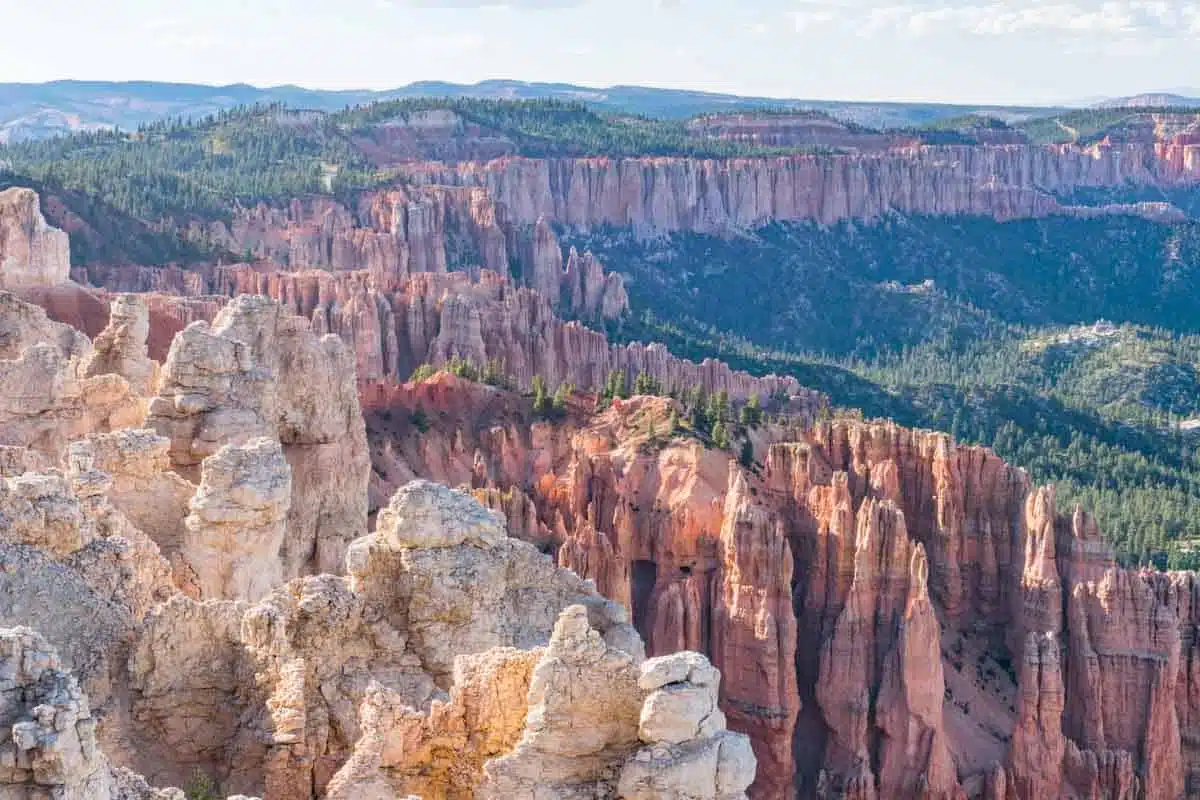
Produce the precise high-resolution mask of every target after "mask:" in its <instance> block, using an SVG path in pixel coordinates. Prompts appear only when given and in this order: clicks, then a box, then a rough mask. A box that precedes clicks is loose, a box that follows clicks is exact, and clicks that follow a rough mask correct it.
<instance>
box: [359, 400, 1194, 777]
mask: <svg viewBox="0 0 1200 800" xmlns="http://www.w3.org/2000/svg"><path fill="white" fill-rule="evenodd" d="M669 403H670V401H668V400H666V399H662V398H634V399H633V400H631V401H626V402H620V401H618V403H616V404H615V405H614V407H613V408H611V409H610V410H608V411H606V412H604V413H603V414H601V415H599V416H598V417H591V416H589V414H588V413H587V411H586V409H585V408H584V405H586V402H584V405H580V404H578V403H577V404H576V405H575V406H574V408H575V411H574V412H573V415H572V418H571V419H569V420H568V421H566V422H563V423H560V424H550V423H543V422H537V423H532V424H531V423H530V420H529V418H528V412H527V409H524V410H523V408H522V406H521V403H520V402H519V401H517V400H515V399H513V398H512V396H509V395H505V394H504V393H502V392H498V391H496V390H492V389H489V388H487V387H481V386H476V385H469V384H468V385H463V382H461V381H458V380H457V379H453V378H450V377H449V376H439V377H438V378H435V379H433V380H431V381H427V382H425V383H424V384H417V385H410V386H407V387H403V389H400V390H392V391H390V392H386V393H385V392H383V391H382V390H375V391H374V392H370V391H369V392H367V393H366V395H365V396H364V408H365V409H366V411H365V413H366V415H367V419H368V428H369V430H370V434H369V437H370V438H371V440H372V460H373V462H374V464H375V477H374V482H375V486H376V492H377V494H378V495H379V496H386V495H387V493H388V491H389V490H390V488H391V486H392V485H393V484H398V483H402V482H404V481H405V480H408V479H409V478H410V477H412V476H414V475H422V476H427V477H430V478H433V479H435V480H440V481H444V482H447V483H450V484H452V485H457V484H467V485H471V486H473V487H475V489H476V494H477V496H478V497H480V499H481V500H483V501H484V502H486V503H488V504H489V505H491V506H492V507H493V508H496V509H497V510H499V511H501V512H502V513H504V514H505V516H506V517H507V518H508V519H509V524H510V530H511V531H512V532H513V534H514V535H518V536H521V537H522V538H525V539H527V540H529V541H531V542H534V543H535V544H537V545H539V546H540V547H541V548H542V549H543V550H545V551H548V552H557V555H558V559H559V563H560V564H562V565H564V566H569V567H571V568H572V569H574V570H575V571H577V572H579V573H580V574H581V575H583V576H585V577H588V578H592V579H593V580H594V581H595V582H596V584H597V586H598V588H599V589H600V590H601V592H602V593H604V594H605V595H606V596H609V597H612V598H614V599H616V600H619V601H621V602H622V603H625V604H626V605H627V606H628V607H630V609H631V611H632V614H633V619H634V622H635V624H636V625H637V627H638V629H639V631H640V632H641V633H642V635H643V637H644V638H645V639H646V641H647V648H648V652H650V653H651V654H661V653H669V652H673V651H675V650H679V649H684V648H688V649H695V650H699V651H700V652H704V653H706V654H708V655H709V656H710V657H711V658H712V661H713V664H714V665H716V666H717V667H718V668H720V669H721V671H722V674H723V676H724V681H723V684H722V689H721V707H722V709H723V710H724V712H725V713H726V715H727V716H728V718H729V725H730V727H731V729H733V730H738V731H742V732H745V733H747V734H749V735H750V737H751V740H752V742H753V746H754V751H755V755H756V757H757V760H758V763H759V769H758V777H757V780H756V782H755V784H754V787H753V788H752V790H751V796H752V797H756V798H784V797H791V796H792V791H793V785H795V786H796V787H798V788H799V790H800V794H799V796H801V797H814V796H816V797H861V798H867V797H879V798H882V797H896V798H906V797H929V798H965V797H989V798H997V800H998V799H999V798H1005V800H1018V798H1034V797H1074V798H1084V797H1182V796H1183V795H1184V793H1185V792H1186V791H1188V787H1189V786H1194V785H1196V784H1195V781H1197V780H1198V779H1200V771H1198V770H1200V750H1197V748H1196V746H1195V745H1193V744H1190V742H1193V741H1196V740H1195V739H1194V738H1193V737H1194V734H1192V733H1190V732H1189V731H1190V726H1192V725H1194V724H1195V723H1194V720H1196V719H1197V704H1198V701H1197V700H1196V697H1198V696H1200V694H1198V691H1197V687H1198V686H1200V682H1198V679H1197V678H1196V677H1194V675H1193V673H1194V670H1193V668H1192V667H1191V666H1190V665H1191V664H1192V663H1193V662H1194V661H1195V660H1196V657H1197V654H1196V653H1195V652H1194V648H1195V647H1196V646H1197V645H1196V644H1195V642H1194V639H1195V637H1194V634H1193V629H1194V626H1195V614H1196V612H1195V611H1194V610H1193V609H1194V607H1195V605H1196V604H1195V603H1194V602H1193V598H1194V597H1197V594H1196V591H1197V590H1196V579H1195V577H1194V576H1193V575H1191V574H1167V575H1161V574H1151V573H1147V572H1137V571H1133V570H1126V569H1122V568H1119V567H1117V566H1115V564H1114V562H1113V560H1112V558H1111V555H1110V554H1109V552H1108V550H1107V548H1106V546H1105V545H1104V544H1103V542H1102V540H1101V539H1100V538H1099V533H1098V531H1097V530H1096V527H1095V525H1094V523H1092V521H1091V520H1090V518H1089V517H1087V515H1086V514H1084V513H1082V512H1079V511H1077V512H1075V513H1074V514H1073V515H1070V516H1065V515H1062V514H1060V513H1058V511H1057V509H1056V507H1055V502H1054V495H1053V491H1052V490H1049V489H1043V490H1038V491H1033V490H1032V489H1031V487H1030V485H1029V483H1028V480H1027V478H1026V477H1025V475H1024V473H1023V472H1021V471H1020V470H1016V469H1014V468H1012V467H1010V466H1008V465H1006V464H1005V463H1004V462H1002V461H1001V460H1000V459H999V458H997V457H996V456H994V455H993V454H991V453H990V452H989V451H987V450H984V449H981V448H974V447H960V446H956V445H955V444H954V443H953V442H952V441H951V440H950V439H949V437H947V436H945V435H942V434H936V433H931V432H920V431H910V430H906V429H903V428H900V427H897V426H894V425H889V424H868V423H862V422H855V421H837V422H833V423H823V424H817V425H814V426H812V427H810V428H808V429H805V430H796V429H784V428H778V427H768V428H763V429H759V430H757V431H752V432H751V439H752V442H753V444H754V449H755V452H756V454H757V456H758V458H759V460H760V463H759V464H757V465H756V466H755V467H754V469H752V470H744V469H742V468H740V467H738V466H737V465H736V464H735V463H734V462H733V461H732V459H731V458H730V456H729V455H728V454H726V453H721V452H715V451H712V450H707V449H705V448H704V446H702V445H701V444H700V443H699V442H697V441H695V440H694V439H690V438H682V437H676V438H673V439H671V440H670V441H663V437H662V436H658V437H652V436H651V434H650V433H649V432H648V431H650V430H651V429H656V430H658V431H660V432H661V431H664V430H665V425H666V424H667V423H666V419H667V417H668V416H669V413H670V412H669ZM417 409H420V410H421V412H422V414H423V415H424V418H425V419H427V420H429V421H431V424H432V426H433V427H432V428H431V429H430V430H428V431H427V432H425V433H418V432H416V430H415V429H414V428H413V427H412V423H411V422H410V420H409V415H410V413H411V412H412V411H415V410H417Z"/></svg>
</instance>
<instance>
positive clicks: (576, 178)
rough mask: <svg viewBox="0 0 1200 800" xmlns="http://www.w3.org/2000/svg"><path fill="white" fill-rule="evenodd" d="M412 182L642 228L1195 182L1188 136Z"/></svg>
mask: <svg viewBox="0 0 1200 800" xmlns="http://www.w3.org/2000/svg"><path fill="white" fill-rule="evenodd" d="M405 172H406V175H407V177H408V178H409V179H411V180H412V181H414V182H416V183H428V184H430V185H449V186H464V187H482V188H484V189H486V190H487V193H488V196H489V197H491V198H492V199H493V201H494V202H496V203H497V204H499V205H500V206H502V207H503V208H504V209H505V210H506V212H507V214H508V216H509V218H510V219H511V220H512V221H513V223H515V224H518V225H533V224H535V223H536V222H537V221H538V220H539V219H541V218H545V219H548V220H552V221H555V222H557V223H560V224H563V225H568V226H571V227H575V228H584V229H586V228H596V227H602V226H615V227H633V228H634V229H636V230H637V231H639V232H640V233H643V234H655V233H669V232H673V231H707V232H712V231H716V232H721V231H727V230H731V229H743V228H754V227H758V226H761V225H764V224H766V223H768V222H770V221H772V220H813V221H815V222H819V223H822V224H831V223H834V222H837V221H839V220H844V219H864V220H869V219H874V218H877V217H879V216H880V215H882V214H884V213H887V212H889V211H896V212H900V213H911V214H938V215H942V214H946V215H953V214H979V215H984V216H990V217H994V218H996V219H1000V220H1006V219H1014V218H1020V217H1039V216H1046V215H1048V214H1056V213H1071V212H1070V209H1068V208H1066V207H1065V206H1064V205H1062V204H1060V203H1059V201H1058V200H1056V199H1055V194H1058V193H1069V192H1070V191H1072V190H1074V189H1077V188H1080V187H1094V186H1114V187H1116V186H1122V185H1124V184H1127V183H1131V184H1135V185H1150V186H1173V185H1180V184H1190V183H1195V182H1196V181H1197V180H1200V145H1197V144H1196V143H1195V137H1194V134H1191V135H1189V134H1180V135H1177V136H1174V137H1171V138H1168V139H1165V140H1162V141H1152V142H1120V143H1112V142H1108V141H1105V142H1102V143H1099V144H1096V145H1093V146H1090V147H1077V146H1074V145H1061V146H1051V147H1039V146H1032V145H1000V146H988V147H980V146H965V145H964V146H913V147H896V148H891V149H887V150H882V151H879V152H870V153H855V154H850V155H799V156H788V157H779V158H739V159H728V160H704V159H686V158H650V157H646V158H624V159H610V158H585V159H528V158H513V157H508V158H502V159H496V160H493V161H488V162H474V163H472V162H464V163H459V164H456V165H442V164H437V163H428V164H413V165H410V166H407V167H406V168H405Z"/></svg>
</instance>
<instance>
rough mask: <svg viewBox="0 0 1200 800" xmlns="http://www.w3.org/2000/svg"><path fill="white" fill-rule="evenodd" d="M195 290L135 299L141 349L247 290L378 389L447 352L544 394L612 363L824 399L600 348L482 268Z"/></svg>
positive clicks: (214, 284) (764, 392) (578, 266)
mask: <svg viewBox="0 0 1200 800" xmlns="http://www.w3.org/2000/svg"><path fill="white" fill-rule="evenodd" d="M598 270H599V267H598V265H596V262H595V261H594V259H592V258H591V257H590V256H587V255H586V254H585V255H582V256H581V255H579V254H578V253H577V252H574V251H572V253H571V254H570V255H569V257H568V260H567V266H566V271H565V274H566V275H568V276H571V275H583V274H586V273H588V272H589V271H593V272H595V273H596V274H602V271H599V272H597V271H598ZM610 277H611V276H610ZM594 285H595V284H593V283H590V282H589V281H587V280H583V279H581V280H580V282H579V283H578V284H576V283H574V282H571V283H570V286H571V287H575V286H578V287H579V288H578V296H579V297H581V298H583V300H582V301H581V302H582V303H583V304H584V307H591V306H592V305H594V304H600V305H601V306H603V304H604V303H606V302H608V301H607V300H606V297H607V295H606V294H603V293H600V294H596V293H594V292H593V290H592V289H591V288H588V287H591V286H594ZM203 289H204V291H206V292H211V293H213V294H212V295H209V296H204V297H172V296H169V295H163V294H152V295H147V296H145V301H146V304H147V305H148V306H149V308H150V336H149V350H150V353H151V354H155V353H159V352H163V351H164V350H165V344H164V343H165V342H166V343H169V342H170V341H171V338H170V337H173V336H174V335H175V334H176V333H178V332H179V331H180V330H182V328H183V327H184V324H185V322H187V321H211V320H212V319H213V318H214V317H215V315H216V314H217V313H218V310H219V309H220V307H221V304H222V303H223V302H224V301H223V300H222V299H221V296H228V297H232V296H236V295H239V294H253V295H263V296H266V297H270V298H273V299H274V300H276V301H278V302H279V303H280V304H281V305H282V307H283V308H284V309H285V310H287V311H290V312H292V313H293V314H296V315H298V316H300V317H304V318H307V319H308V320H310V321H311V328H312V330H313V331H314V332H316V333H318V334H326V333H335V334H337V335H338V337H340V338H341V339H342V341H344V342H345V343H346V345H347V347H348V348H349V349H350V350H351V351H352V352H353V353H354V356H355V360H356V363H357V375H358V379H359V381H360V382H363V383H371V384H378V385H379V386H386V385H387V384H389V383H395V382H398V381H402V380H404V379H405V378H407V377H408V376H409V375H411V374H412V372H413V370H414V369H416V368H417V367H418V366H420V365H421V364H430V365H436V366H441V365H444V364H446V363H447V362H448V361H450V360H451V359H452V358H455V357H457V358H460V359H465V360H468V361H471V362H472V363H473V364H475V365H476V366H477V367H483V366H484V365H486V364H487V363H488V362H495V363H497V364H499V365H500V368H501V370H502V372H503V373H504V376H505V377H506V378H508V379H511V380H512V382H513V383H514V384H515V385H516V386H519V387H521V388H524V389H528V388H529V387H530V386H531V384H532V381H533V377H534V376H535V375H541V376H542V378H543V379H544V380H545V381H546V383H547V385H549V386H550V387H551V389H552V390H553V389H555V388H557V387H558V386H559V385H561V384H563V383H573V384H575V385H576V386H577V387H580V388H584V389H588V388H598V387H601V386H603V384H604V382H605V380H606V379H607V377H608V374H609V372H611V371H613V370H621V371H624V372H625V373H626V374H627V375H628V376H629V378H630V379H631V380H632V378H633V377H635V376H636V375H637V374H638V373H640V372H645V373H647V374H648V375H650V376H651V377H653V378H654V379H655V380H657V381H658V382H659V383H660V384H662V385H664V386H670V387H677V388H681V389H682V388H687V387H691V386H696V385H699V386H703V387H704V388H705V390H706V391H708V392H710V393H717V392H720V391H721V390H725V391H727V392H729V394H730V396H731V397H732V398H735V399H744V398H747V397H749V396H750V395H751V394H758V395H759V396H760V397H762V398H766V397H769V396H770V395H772V394H783V395H787V396H788V397H790V398H792V401H791V402H792V405H793V410H794V411H795V412H796V413H797V414H801V413H807V414H813V413H815V412H816V410H817V409H819V408H820V407H822V406H823V405H824V404H825V402H826V401H825V399H824V398H823V397H822V396H821V395H819V394H818V393H816V392H812V391H810V390H808V389H804V388H803V387H801V386H800V384H799V383H798V382H797V381H796V380H795V379H794V378H790V377H779V376H773V375H771V376H766V377H762V378H758V377H754V376H752V375H750V374H749V373H746V372H740V371H736V370H733V369H731V368H730V367H729V366H728V365H727V364H725V363H724V362H721V361H717V360H715V359H705V360H704V361H702V362H700V363H695V362H691V361H687V360H685V359H681V358H677V357H675V356H673V355H672V354H671V353H670V352H669V351H668V350H667V349H666V348H665V347H663V346H662V345H659V344H649V345H644V344H640V343H631V344H628V345H624V346H621V345H614V344H610V343H609V341H608V339H607V337H606V336H605V335H604V334H602V333H599V332H597V331H594V330H592V329H590V328H588V327H586V326H584V325H582V324H579V323H578V322H564V321H563V319H562V318H561V317H560V316H559V315H558V314H557V313H556V312H555V310H554V308H553V307H552V306H551V304H550V303H549V301H548V300H547V299H546V297H545V296H543V295H541V294H540V293H538V292H536V291H534V290H532V289H526V288H519V287H516V286H514V285H513V283H512V282H511V281H510V280H509V279H508V278H507V277H505V276H502V275H499V274H497V273H493V272H490V271H487V270H484V271H483V272H481V273H480V274H479V275H478V276H477V277H474V278H473V277H471V276H470V275H467V274H465V273H461V272H455V273H448V274H432V273H420V274H416V275H413V276H412V277H411V278H409V279H407V280H405V281H401V282H400V283H398V284H396V285H391V286H390V287H389V284H388V283H387V282H380V281H378V280H376V279H375V278H374V277H373V276H372V275H370V274H369V273H366V272H344V273H331V272H325V271H316V270H314V271H308V272H301V273H289V272H278V271H263V270H258V269H253V268H251V267H246V266H241V267H221V268H215V269H213V270H211V271H210V274H209V275H208V276H207V278H206V282H205V285H204V287H203ZM570 291H576V289H574V288H572V289H570ZM365 391H374V389H367V390H365ZM385 393H386V391H385Z"/></svg>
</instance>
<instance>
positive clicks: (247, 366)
mask: <svg viewBox="0 0 1200 800" xmlns="http://www.w3.org/2000/svg"><path fill="white" fill-rule="evenodd" d="M146 425H147V427H150V428H153V429H154V430H156V431H157V432H158V433H160V434H161V435H163V436H165V437H166V438H168V439H170V441H171V445H170V450H169V453H170V457H171V461H172V463H173V464H174V466H175V467H176V468H177V469H178V470H179V471H180V472H181V473H182V474H184V475H185V476H187V477H195V476H196V472H197V468H198V467H199V465H200V463H201V462H202V461H203V460H204V459H205V458H208V457H209V456H212V455H215V454H216V453H217V451H218V450H219V449H220V448H221V447H223V446H224V445H227V444H244V443H246V442H249V441H250V440H252V439H256V438H259V437H266V438H268V439H274V440H277V441H279V442H281V443H282V445H283V452H284V456H285V457H286V458H287V460H288V463H289V464H290V465H291V471H292V478H291V481H292V500H291V505H290V510H289V512H288V519H287V536H286V537H285V539H284V543H283V548H282V551H281V555H280V557H281V559H282V563H283V575H284V577H285V578H288V577H295V576H297V575H301V574H305V573H311V572H336V571H339V570H340V569H341V567H342V562H343V560H344V558H345V552H346V546H347V544H348V543H349V541H350V540H351V539H352V538H354V536H355V535H356V534H357V533H359V532H361V531H363V530H365V529H366V513H367V509H366V502H365V500H366V495H367V477H368V475H367V473H368V471H369V468H370V466H369V463H368V460H367V450H366V437H365V433H364V429H363V422H362V414H361V412H360V410H359V404H358V396H357V393H356V390H355V379H354V364H353V362H352V360H351V357H350V354H349V353H348V352H347V350H346V347H345V345H343V343H342V341H341V340H340V339H338V338H337V337H336V336H323V337H322V336H317V335H316V334H314V333H313V332H312V331H311V330H310V326H309V324H308V322H307V321H306V320H302V319H299V318H297V317H294V316H292V315H291V314H289V313H287V311H285V310H284V309H283V308H282V307H281V306H279V305H278V304H276V303H273V302H271V301H270V300H268V299H267V298H263V297H257V298H256V297H248V296H240V297H237V298H236V299H234V300H233V301H232V302H231V303H230V304H229V305H227V306H226V307H225V308H224V309H223V310H222V311H221V313H220V314H218V315H217V318H216V319H215V320H214V321H213V323H212V325H211V326H210V325H209V324H208V323H205V322H196V323H193V324H191V325H189V326H188V327H187V328H185V329H184V330H183V331H182V332H180V334H179V335H178V336H176V338H175V342H174V344H172V346H171V351H170V354H169V355H168V357H167V363H166V364H165V365H164V368H163V377H162V385H161V388H160V390H159V394H158V396H157V397H155V398H154V399H153V400H152V401H151V403H150V410H149V413H148V415H147V417H146Z"/></svg>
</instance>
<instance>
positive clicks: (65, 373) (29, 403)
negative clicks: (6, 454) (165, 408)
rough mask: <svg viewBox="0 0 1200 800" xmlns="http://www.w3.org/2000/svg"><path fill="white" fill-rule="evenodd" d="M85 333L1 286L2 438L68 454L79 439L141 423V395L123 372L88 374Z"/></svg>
mask: <svg viewBox="0 0 1200 800" xmlns="http://www.w3.org/2000/svg"><path fill="white" fill-rule="evenodd" d="M91 352H92V345H91V342H89V341H88V339H87V337H86V336H84V335H83V334H81V333H79V332H78V331H75V330H74V329H72V328H70V327H68V326H66V325H62V324H59V323H56V322H51V321H50V320H49V319H48V318H47V316H46V313H45V312H44V311H42V309H40V308H38V307H37V306H34V305H30V304H28V303H24V302H22V301H20V300H18V299H17V298H16V297H14V296H13V295H11V294H8V293H6V292H0V385H2V386H4V387H5V390H4V392H3V393H0V444H2V445H6V446H13V447H22V448H31V449H33V450H37V451H39V452H41V453H43V454H44V455H46V456H47V457H49V458H50V459H51V460H58V459H60V458H61V457H62V455H63V453H64V450H65V448H66V445H67V443H68V442H69V441H71V440H72V439H74V438H77V437H80V436H83V435H86V434H88V433H91V432H95V431H108V430H115V429H119V428H123V427H129V426H130V425H133V424H134V423H135V422H136V420H137V418H138V417H139V416H140V415H141V413H142V403H141V401H140V399H139V398H138V397H137V396H136V395H135V394H134V393H133V392H132V391H131V389H130V387H129V383H128V382H127V381H126V380H125V379H124V378H122V377H121V376H119V375H111V374H105V375H93V376H91V377H89V376H87V375H85V368H84V364H85V362H86V361H87V360H88V359H89V357H90V354H91Z"/></svg>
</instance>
